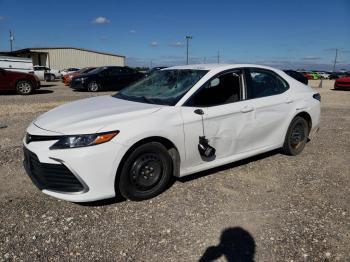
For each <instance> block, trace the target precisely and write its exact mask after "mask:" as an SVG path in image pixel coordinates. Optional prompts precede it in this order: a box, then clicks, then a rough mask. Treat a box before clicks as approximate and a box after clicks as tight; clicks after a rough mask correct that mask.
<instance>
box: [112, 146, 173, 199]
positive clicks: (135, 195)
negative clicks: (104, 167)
mask: <svg viewBox="0 0 350 262" xmlns="http://www.w3.org/2000/svg"><path fill="white" fill-rule="evenodd" d="M143 153H155V154H157V155H158V156H159V158H160V159H161V161H162V163H163V169H164V170H163V175H162V177H161V178H160V181H159V182H158V183H157V184H156V185H155V186H154V187H153V188H151V189H149V190H147V191H140V190H138V189H137V188H136V187H135V185H133V183H132V182H131V180H130V179H131V176H130V169H131V166H132V164H133V163H134V161H135V160H136V158H137V157H138V156H140V155H141V154H143ZM171 174H172V159H171V156H170V155H169V153H168V151H167V149H166V148H165V147H164V146H163V145H162V144H160V143H157V142H151V143H147V144H144V145H141V146H139V147H138V148H136V149H135V150H134V151H133V152H131V154H130V155H129V156H128V157H127V159H126V161H125V163H124V165H123V167H122V170H121V173H120V177H119V185H118V186H119V192H120V193H121V194H122V196H123V197H125V198H127V199H129V200H133V201H141V200H145V199H149V198H152V197H155V196H157V195H159V194H160V193H161V192H163V191H164V190H165V189H166V187H167V185H168V184H169V181H170V178H171Z"/></svg>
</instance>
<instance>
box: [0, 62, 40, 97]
mask: <svg viewBox="0 0 350 262" xmlns="http://www.w3.org/2000/svg"><path fill="white" fill-rule="evenodd" d="M38 88H40V80H39V78H38V77H37V76H35V75H34V74H29V73H23V72H17V71H7V70H4V69H2V68H0V91H16V92H17V94H20V95H30V94H31V93H33V92H34V90H35V89H38Z"/></svg>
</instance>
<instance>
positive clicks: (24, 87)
mask: <svg viewBox="0 0 350 262" xmlns="http://www.w3.org/2000/svg"><path fill="white" fill-rule="evenodd" d="M16 91H17V93H18V94H20V95H30V94H31V93H32V92H33V85H32V83H31V82H29V81H28V80H21V81H19V82H18V83H17V85H16Z"/></svg>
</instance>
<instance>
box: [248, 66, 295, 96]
mask: <svg viewBox="0 0 350 262" xmlns="http://www.w3.org/2000/svg"><path fill="white" fill-rule="evenodd" d="M288 88H289V86H288V83H287V82H286V81H285V80H283V79H282V78H281V77H280V76H278V75H277V74H275V73H274V72H272V71H269V70H264V69H256V68H249V69H248V70H247V99H253V98H259V97H265V96H273V95H278V94H282V93H283V92H285V91H286V90H288Z"/></svg>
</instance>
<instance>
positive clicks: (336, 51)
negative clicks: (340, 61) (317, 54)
mask: <svg viewBox="0 0 350 262" xmlns="http://www.w3.org/2000/svg"><path fill="white" fill-rule="evenodd" d="M337 58H338V48H336V49H335V57H334V64H333V72H334V71H335V65H336V64H337Z"/></svg>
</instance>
